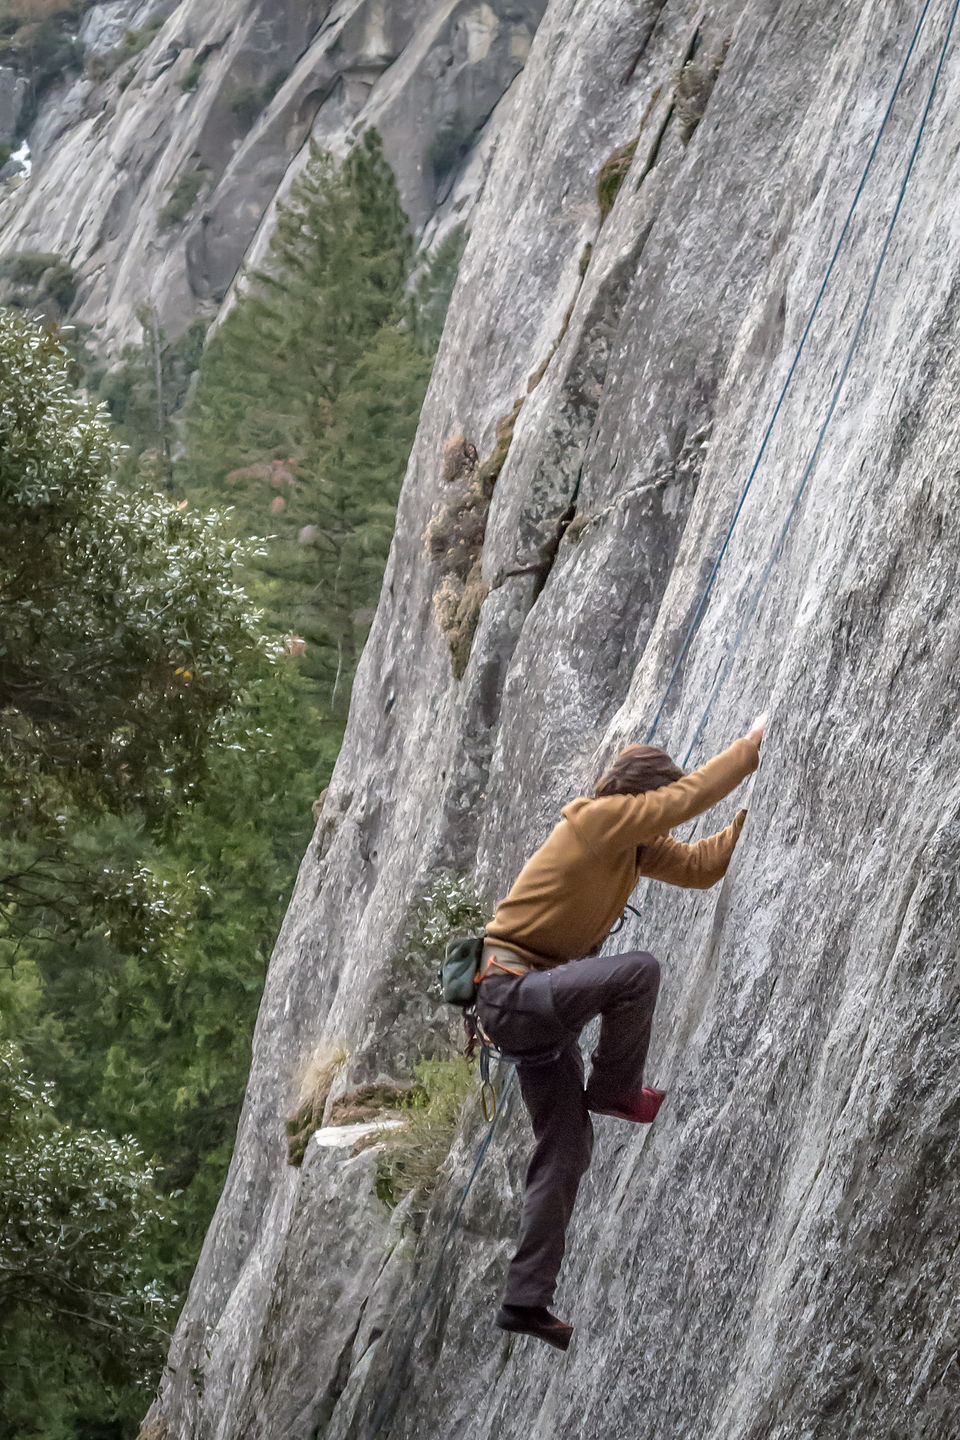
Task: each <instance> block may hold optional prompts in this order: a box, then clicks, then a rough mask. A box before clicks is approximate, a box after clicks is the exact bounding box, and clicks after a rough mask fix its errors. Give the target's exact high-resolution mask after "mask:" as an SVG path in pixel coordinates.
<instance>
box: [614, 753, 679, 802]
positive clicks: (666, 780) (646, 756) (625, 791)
mask: <svg viewBox="0 0 960 1440" xmlns="http://www.w3.org/2000/svg"><path fill="white" fill-rule="evenodd" d="M682 777H683V771H682V770H681V769H680V767H679V765H674V763H673V761H672V760H671V759H670V756H669V755H668V754H667V752H666V750H658V749H657V747H656V745H628V746H627V748H626V750H621V751H620V754H619V755H618V756H617V758H616V760H614V762H613V764H612V765H611V767H610V769H609V770H605V771H604V773H603V774H602V775H601V776H600V779H599V780H598V781H597V784H596V789H595V790H594V792H593V793H594V795H642V794H643V792H644V790H659V789H660V786H661V785H669V784H670V782H671V781H672V780H680V779H682Z"/></svg>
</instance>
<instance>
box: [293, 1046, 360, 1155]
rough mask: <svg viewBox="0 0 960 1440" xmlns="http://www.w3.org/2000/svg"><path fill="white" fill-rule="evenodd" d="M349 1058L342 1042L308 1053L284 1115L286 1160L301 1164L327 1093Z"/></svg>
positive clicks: (318, 1124) (319, 1122) (320, 1118)
mask: <svg viewBox="0 0 960 1440" xmlns="http://www.w3.org/2000/svg"><path fill="white" fill-rule="evenodd" d="M348 1059H349V1054H348V1052H347V1050H346V1049H345V1048H344V1047H343V1046H342V1045H338V1046H321V1047H320V1048H319V1049H318V1050H317V1051H316V1052H315V1053H314V1054H313V1056H312V1057H311V1059H310V1061H309V1063H308V1064H307V1066H306V1068H305V1069H304V1071H303V1074H302V1075H301V1077H300V1085H299V1096H298V1099H297V1103H296V1105H295V1107H294V1109H293V1110H292V1111H291V1112H290V1114H289V1115H288V1116H287V1119H286V1126H285V1128H286V1134H287V1161H288V1164H290V1165H296V1166H298V1167H299V1166H300V1165H302V1164H303V1157H304V1155H305V1154H306V1149H307V1144H308V1142H309V1140H310V1136H311V1135H312V1134H313V1133H314V1131H315V1130H318V1129H319V1128H320V1125H321V1123H322V1122H323V1111H324V1107H325V1106H326V1103H327V1097H328V1095H329V1094H330V1091H331V1089H332V1088H333V1082H334V1081H335V1080H336V1078H337V1076H338V1075H339V1073H340V1071H341V1070H342V1069H343V1067H344V1065H345V1064H346V1063H347V1060H348Z"/></svg>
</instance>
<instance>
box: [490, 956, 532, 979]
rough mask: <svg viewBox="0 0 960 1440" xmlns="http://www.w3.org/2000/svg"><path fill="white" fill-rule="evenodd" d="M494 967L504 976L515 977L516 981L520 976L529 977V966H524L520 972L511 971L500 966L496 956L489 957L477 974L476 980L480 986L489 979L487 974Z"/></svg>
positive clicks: (507, 966)
mask: <svg viewBox="0 0 960 1440" xmlns="http://www.w3.org/2000/svg"><path fill="white" fill-rule="evenodd" d="M494 967H496V968H497V969H498V970H502V971H503V973H504V974H505V975H516V976H517V978H518V979H519V977H520V976H521V975H529V974H530V966H529V965H525V966H524V967H523V969H522V970H511V969H510V966H509V965H502V964H501V963H500V961H499V960H498V959H497V957H496V955H491V956H490V958H489V960H488V961H487V963H486V966H485V967H484V969H483V970H480V971H478V972H477V979H478V981H479V982H480V983H481V984H482V983H483V981H484V980H489V978H490V973H489V972H490V971H491V970H492V969H493V968H494Z"/></svg>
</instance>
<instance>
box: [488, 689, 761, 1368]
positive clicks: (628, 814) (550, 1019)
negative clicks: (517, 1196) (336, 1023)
mask: <svg viewBox="0 0 960 1440" xmlns="http://www.w3.org/2000/svg"><path fill="white" fill-rule="evenodd" d="M765 724H766V716H765V715H762V716H760V717H759V718H758V719H757V720H756V721H755V722H754V725H753V728H752V729H751V730H750V732H749V733H748V734H747V735H745V736H743V738H742V739H740V740H737V741H735V742H734V744H733V745H731V746H730V747H729V749H727V750H724V751H723V752H722V754H720V755H718V756H716V758H715V759H713V760H710V761H708V763H707V764H706V765H703V766H702V767H701V768H700V769H699V770H694V771H693V772H692V773H691V774H689V775H685V774H684V773H683V771H682V770H681V769H680V768H679V767H678V766H677V765H675V764H674V762H673V761H672V760H671V759H670V756H669V755H668V754H666V752H665V751H663V750H659V749H657V748H656V747H655V746H652V745H630V746H628V747H627V748H626V749H625V750H622V751H621V752H620V754H619V755H618V756H617V758H616V760H615V761H614V763H613V765H612V766H611V768H610V769H609V770H607V771H606V772H605V773H604V774H603V775H602V776H601V777H600V779H599V780H598V782H597V784H596V787H595V789H594V792H593V795H592V796H582V797H581V798H580V799H578V800H573V801H572V802H571V803H570V804H569V805H565V806H564V807H563V809H562V810H561V812H560V813H561V816H562V818H561V820H560V821H559V823H558V824H557V825H556V826H555V827H554V829H553V831H552V832H551V834H550V835H549V836H548V838H547V840H546V841H545V843H544V844H543V845H541V846H540V849H539V850H537V851H536V852H535V853H534V854H533V855H532V856H531V857H530V859H529V860H528V861H527V863H526V864H525V865H524V867H523V869H522V870H521V871H520V874H519V875H518V877H517V879H516V881H515V883H514V885H513V887H512V889H511V890H510V893H509V894H508V895H507V897H506V899H505V900H502V901H500V903H499V904H498V906H497V910H496V914H495V915H494V918H493V920H492V921H491V922H490V924H489V925H487V926H486V929H485V939H484V945H483V958H482V961H481V972H480V985H479V991H478V1000H477V1014H478V1016H479V1019H480V1023H481V1025H482V1026H483V1028H484V1030H485V1031H486V1032H487V1034H488V1035H489V1037H490V1038H491V1039H492V1040H493V1041H494V1043H495V1044H496V1045H497V1046H498V1047H499V1048H500V1049H501V1050H502V1051H503V1052H504V1054H505V1055H509V1057H510V1058H511V1059H513V1060H514V1061H516V1064H517V1074H518V1076H519V1080H520V1089H521V1093H522V1095H523V1099H524V1102H525V1104H526V1107H527V1110H528V1111H529V1113H530V1119H531V1121H532V1123H533V1133H534V1136H535V1139H536V1146H535V1148H534V1152H533V1156H532V1158H531V1160H530V1164H529V1167H528V1169H527V1175H526V1185H525V1191H524V1200H523V1217H522V1221H521V1227H520V1240H519V1244H518V1247H517V1251H516V1254H515V1255H514V1257H513V1260H512V1261H511V1264H510V1271H509V1276H508V1280H507V1287H506V1291H505V1293H504V1297H503V1303H502V1305H501V1307H500V1310H499V1311H498V1313H497V1316H496V1322H495V1323H496V1324H497V1325H498V1326H499V1327H500V1329H501V1330H508V1331H514V1332H521V1333H524V1334H528V1335H535V1336H536V1337H537V1338H538V1339H541V1340H545V1341H546V1342H547V1343H548V1344H551V1345H555V1346H556V1347H557V1348H558V1349H561V1350H566V1348H567V1346H568V1345H569V1343H570V1337H571V1335H572V1334H573V1327H572V1326H571V1325H567V1324H565V1322H564V1321H562V1320H559V1319H557V1317H556V1316H555V1315H552V1314H551V1313H550V1308H549V1307H550V1305H551V1303H552V1301H553V1295H554V1290H555V1288H556V1283H557V1275H558V1273H559V1270H560V1263H561V1261H562V1259H563V1253H564V1236H565V1232H566V1228H567V1225H568V1223H569V1221H570V1216H571V1214H572V1212H573V1206H574V1201H575V1200H576V1197H577V1189H578V1187H579V1184H580V1180H581V1178H582V1176H583V1175H584V1173H585V1171H586V1169H587V1167H588V1165H589V1164H590V1156H591V1153H592V1150H593V1126H592V1124H591V1121H590V1112H591V1111H592V1112H593V1113H594V1114H598V1115H613V1116H616V1117H617V1118H619V1119H621V1120H630V1121H633V1122H635V1123H639V1124H649V1123H650V1122H651V1121H652V1120H653V1119H654V1118H655V1116H656V1114H657V1111H658V1110H659V1108H660V1105H661V1104H662V1102H663V1099H664V1092H663V1091H661V1090H655V1089H654V1088H653V1087H652V1086H646V1085H644V1084H643V1067H644V1062H645V1060H646V1056H647V1047H648V1045H649V1041H650V1026H651V1022H652V1020H653V1011H654V1007H655V1005H656V1003H657V989H658V986H659V982H660V967H659V965H658V963H657V961H656V960H655V959H654V957H653V956H652V955H648V954H646V953H645V952H644V951H642V950H631V951H629V952H627V953H626V954H622V955H603V956H601V955H598V954H597V951H598V950H599V949H600V947H601V946H602V945H603V943H604V941H605V940H606V938H607V936H608V935H609V933H610V930H611V928H612V927H613V925H614V924H615V922H616V921H617V920H618V919H619V918H620V916H621V914H622V913H623V910H624V906H625V904H626V902H627V897H628V896H629V895H630V892H631V891H632V890H633V888H634V886H635V885H636V883H637V881H638V880H639V879H640V878H641V876H645V877H647V878H648V879H651V880H665V881H666V882H667V883H668V884H670V885H681V886H685V887H693V888H695V889H701V890H705V889H707V888H708V887H709V886H711V885H715V884H716V883H717V881H718V880H720V879H722V877H723V875H724V874H725V873H726V869H727V866H728V864H729V863H730V857H731V855H732V854H733V850H734V846H735V845H736V843H737V840H738V838H739V835H740V831H741V830H742V828H743V822H744V820H745V819H746V814H747V812H746V810H740V811H739V812H738V814H737V816H736V818H735V819H734V821H733V822H732V824H730V825H728V826H727V828H726V829H725V830H721V831H719V832H718V833H717V834H716V835H710V836H708V837H707V838H705V839H703V840H700V841H698V842H697V843H696V844H684V843H683V842H681V841H679V840H674V839H673V838H672V837H671V835H670V831H671V830H672V829H673V827H674V826H675V825H682V824H683V822H684V821H685V820H692V819H693V817H694V816H696V815H700V814H702V813H703V811H704V810H709V809H710V807H711V806H712V805H715V804H716V803H717V802H718V801H719V800H722V799H723V798H724V796H726V795H729V794H730V792H731V791H732V790H734V789H735V788H736V787H737V785H739V784H740V782H741V781H742V780H744V779H745V778H746V776H747V775H749V774H750V773H751V772H752V771H753V770H755V769H756V768H757V765H758V764H759V760H760V753H759V752H760V742H761V740H762V739H763V731H764V726H765ZM577 957H584V958H577ZM597 1015H599V1016H600V1017H601V1023H600V1036H599V1039H598V1041H597V1045H596V1049H595V1050H594V1051H593V1053H592V1055H591V1057H590V1058H591V1062H592V1068H591V1071H590V1078H589V1080H588V1081H587V1083H586V1086H584V1068H583V1059H582V1056H581V1053H580V1043H579V1036H580V1031H581V1030H582V1029H583V1027H584V1026H585V1025H586V1024H587V1023H588V1021H590V1020H592V1019H593V1018H594V1017H595V1016H597Z"/></svg>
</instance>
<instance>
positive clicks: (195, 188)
mask: <svg viewBox="0 0 960 1440" xmlns="http://www.w3.org/2000/svg"><path fill="white" fill-rule="evenodd" d="M203 181H204V174H203V171H202V170H181V172H180V174H179V175H178V176H177V178H176V179H175V180H172V181H171V182H170V184H169V185H168V186H167V191H168V194H169V196H170V198H169V199H168V201H167V203H166V204H165V205H164V206H162V207H161V209H160V210H159V211H158V213H157V227H158V228H159V229H160V230H172V229H173V228H174V227H175V226H177V225H182V224H183V222H184V220H186V218H187V216H188V215H189V214H190V211H191V210H192V209H193V207H194V205H195V204H196V202H197V196H198V195H199V194H200V191H201V190H202V189H203Z"/></svg>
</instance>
